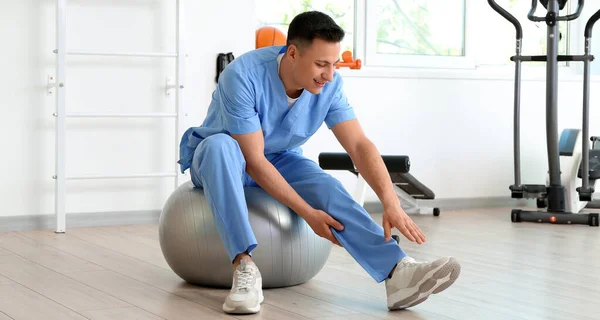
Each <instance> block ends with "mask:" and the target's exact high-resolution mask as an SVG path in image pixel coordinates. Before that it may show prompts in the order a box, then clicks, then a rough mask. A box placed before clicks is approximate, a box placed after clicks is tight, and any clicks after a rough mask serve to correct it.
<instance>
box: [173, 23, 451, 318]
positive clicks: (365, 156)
mask: <svg viewBox="0 0 600 320" xmlns="http://www.w3.org/2000/svg"><path fill="white" fill-rule="evenodd" d="M343 37H344V31H343V30H342V29H341V28H340V27H339V26H338V25H337V24H336V23H335V22H334V21H333V20H332V19H331V18H330V17H329V16H327V15H325V14H323V13H320V12H315V11H312V12H305V13H302V14H300V15H298V16H296V17H295V18H294V19H293V21H292V22H291V24H290V26H289V30H288V36H287V45H286V46H273V47H267V48H261V49H257V50H253V51H251V52H248V53H246V54H243V55H241V56H239V57H238V58H236V59H235V60H234V61H233V62H232V63H231V64H229V65H228V66H227V67H226V68H225V70H224V71H223V72H222V73H221V75H220V78H219V83H218V86H217V89H216V90H215V92H214V93H213V96H212V102H211V104H210V106H209V110H208V114H207V116H206V119H205V120H204V123H203V124H202V125H201V126H200V127H192V128H190V129H188V130H187V131H186V133H185V134H184V136H183V138H182V141H181V146H180V153H181V159H180V161H179V163H180V164H181V170H182V172H184V171H185V170H187V169H190V173H191V178H192V182H193V183H194V185H195V186H197V187H199V188H203V189H204V192H205V194H206V197H207V201H208V203H209V204H210V207H211V209H212V212H213V214H214V216H215V222H216V225H217V227H218V229H219V234H220V237H221V239H222V241H223V243H224V245H225V248H226V249H227V251H228V253H229V257H230V259H231V261H232V265H233V286H232V288H231V292H230V294H229V295H228V297H227V298H226V300H225V302H224V304H223V310H224V311H225V312H227V313H256V312H258V311H259V310H260V304H261V303H262V301H263V300H264V297H263V293H262V285H261V283H262V281H261V277H260V272H259V270H258V268H257V266H256V265H255V264H254V263H253V262H252V257H251V254H252V250H253V249H254V248H256V246H257V245H260V244H259V243H257V242H256V238H255V236H254V233H253V231H252V228H251V226H250V224H249V220H248V209H247V206H246V202H245V197H244V187H247V186H254V187H261V188H263V189H264V190H265V191H267V192H268V193H269V194H271V195H272V196H273V197H274V198H276V199H278V200H279V201H281V202H282V203H283V204H285V205H286V206H288V207H289V208H290V209H292V210H293V211H294V212H296V213H297V214H298V215H299V216H300V217H302V218H303V219H304V220H305V221H306V222H307V223H308V224H309V225H310V227H311V228H312V229H313V230H314V232H315V233H316V234H318V235H319V236H321V237H324V238H327V239H329V240H330V241H332V242H333V243H335V244H337V245H340V246H342V247H344V248H345V249H346V250H347V251H348V252H349V253H350V254H351V255H352V257H353V258H354V259H355V260H356V261H357V262H358V263H359V264H360V265H361V266H362V267H363V268H364V269H365V270H366V271H367V272H368V273H369V274H370V275H371V276H372V277H373V279H374V280H375V281H377V282H384V281H385V286H386V291H387V305H388V308H389V309H391V310H396V309H404V308H408V307H411V306H414V305H416V304H418V303H421V302H423V301H424V300H425V299H427V297H428V296H429V295H430V294H432V293H438V292H441V291H442V290H444V289H446V288H447V287H449V286H450V285H451V284H452V283H453V282H454V281H455V280H456V278H457V277H458V275H459V273H460V265H459V264H458V262H456V260H455V259H454V258H451V257H445V258H440V259H438V260H436V261H433V262H416V261H415V260H414V259H412V258H410V257H408V256H407V255H406V253H405V252H404V251H403V250H402V249H401V248H400V247H399V246H398V244H397V243H396V242H395V241H390V240H391V229H392V228H397V229H398V230H399V231H400V232H401V233H402V234H403V235H404V236H405V237H406V238H407V239H409V240H410V241H413V242H417V243H419V244H421V243H423V242H425V240H426V239H425V235H424V234H423V232H422V231H421V230H420V229H419V228H418V227H417V226H416V224H415V223H414V222H413V221H412V219H411V218H410V217H409V216H408V215H407V214H406V213H405V212H404V211H403V210H402V208H401V206H400V200H399V199H398V197H397V195H396V193H395V192H394V190H393V188H392V183H391V181H390V177H389V174H388V172H387V170H386V168H385V165H384V163H383V161H382V159H381V155H380V154H379V152H378V151H377V149H376V147H375V145H374V144H373V143H372V142H371V141H370V140H369V139H368V138H367V137H366V136H365V135H364V133H363V131H362V129H361V127H360V125H359V122H358V120H357V119H356V116H355V114H354V111H353V109H352V107H351V106H350V105H349V104H348V101H347V99H346V96H345V94H344V91H343V83H342V79H341V77H340V76H339V74H337V73H336V72H335V68H336V66H335V65H336V63H337V62H338V60H339V57H340V51H341V47H340V42H341V41H342V39H343ZM323 123H325V124H326V125H327V127H328V128H329V129H331V131H332V132H333V134H334V135H335V136H336V138H337V139H338V141H339V142H340V144H341V145H342V146H343V147H344V149H345V150H346V151H347V152H348V154H349V155H350V157H351V158H352V160H353V162H354V163H355V165H356V167H357V169H358V170H359V172H360V173H361V174H362V175H363V176H364V178H365V180H366V181H367V182H368V184H369V185H370V186H371V188H372V189H373V190H374V192H375V193H376V194H377V196H378V197H379V199H380V200H381V202H382V204H383V208H384V214H383V221H382V225H383V227H381V226H380V225H378V224H377V223H376V222H375V221H373V219H371V217H370V216H369V215H368V213H367V212H366V211H365V210H364V209H363V208H362V207H361V206H360V205H359V204H358V203H357V202H355V201H354V199H353V198H352V196H351V195H350V194H349V193H348V192H347V191H346V190H345V189H344V187H343V186H342V185H341V183H340V182H339V181H338V180H336V179H334V178H333V177H332V176H330V175H329V174H327V173H325V172H324V171H323V170H322V169H321V168H320V167H319V166H318V165H317V164H316V163H315V162H314V161H312V160H310V159H307V158H305V157H304V156H303V155H302V151H301V146H302V144H304V143H305V142H306V141H307V140H308V139H309V138H310V137H311V136H312V135H313V134H314V133H315V132H316V131H317V130H318V129H319V128H320V127H321V125H322V124H323Z"/></svg>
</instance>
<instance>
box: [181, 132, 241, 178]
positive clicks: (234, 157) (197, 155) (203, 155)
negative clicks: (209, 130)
mask: <svg viewBox="0 0 600 320" xmlns="http://www.w3.org/2000/svg"><path fill="white" fill-rule="evenodd" d="M244 167H245V160H244V155H243V154H242V151H241V149H240V146H239V144H238V143H237V141H235V140H234V139H233V138H232V137H230V136H229V135H226V134H215V135H212V136H209V137H207V138H205V139H204V140H203V141H202V142H201V143H200V144H198V146H197V147H196V150H195V151H194V158H193V159H192V168H191V173H192V177H194V176H196V175H197V174H198V173H199V172H201V171H203V170H211V171H215V170H217V171H219V170H228V169H229V170H233V171H238V172H240V174H241V172H242V171H243V170H244ZM195 183H197V184H199V181H197V182H195Z"/></svg>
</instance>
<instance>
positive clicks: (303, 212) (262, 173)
mask: <svg viewBox="0 0 600 320" xmlns="http://www.w3.org/2000/svg"><path fill="white" fill-rule="evenodd" d="M231 137H232V138H234V139H235V140H236V141H237V142H238V144H239V146H240V149H241V150H242V154H243V155H244V159H245V160H246V172H247V173H248V175H250V177H252V179H254V181H255V182H256V183H257V184H258V185H259V186H261V187H262V188H263V189H264V190H265V191H266V192H268V193H269V194H270V195H272V196H273V197H274V198H275V199H277V200H279V201H280V202H281V203H283V204H284V205H285V206H287V207H288V208H290V209H292V210H293V211H294V212H296V213H297V214H298V215H299V216H300V217H302V219H304V220H305V221H306V222H307V223H308V224H309V226H310V227H311V228H312V229H313V231H314V232H315V233H316V234H318V235H319V236H321V237H324V238H326V239H328V240H330V241H331V242H333V243H335V244H337V245H340V243H339V242H338V241H337V239H336V238H335V237H334V236H333V233H332V232H331V230H330V229H329V227H330V226H331V227H333V228H335V229H337V230H339V231H341V230H343V229H344V227H343V226H342V224H341V223H339V222H338V221H336V220H335V219H333V217H331V216H329V215H327V214H326V213H325V212H323V211H321V210H315V209H314V208H313V207H312V206H310V205H309V204H308V203H307V202H306V201H305V200H304V199H302V197H300V195H299V194H298V193H297V192H296V190H294V189H293V188H292V186H290V184H289V183H288V182H287V181H286V180H285V179H284V178H283V176H282V175H281V173H279V171H278V170H277V169H276V168H275V167H274V166H273V164H272V163H271V162H270V161H269V160H268V159H267V158H266V157H265V155H264V137H263V134H262V130H258V131H255V132H253V133H249V134H232V135H231Z"/></svg>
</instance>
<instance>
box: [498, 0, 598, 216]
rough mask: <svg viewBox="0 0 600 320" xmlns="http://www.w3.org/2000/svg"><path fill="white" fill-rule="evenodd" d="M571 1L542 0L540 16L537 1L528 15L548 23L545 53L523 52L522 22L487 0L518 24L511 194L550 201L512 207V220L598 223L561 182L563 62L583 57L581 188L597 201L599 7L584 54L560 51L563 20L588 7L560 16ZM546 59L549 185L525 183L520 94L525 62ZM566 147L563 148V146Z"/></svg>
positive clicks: (591, 21)
mask: <svg viewBox="0 0 600 320" xmlns="http://www.w3.org/2000/svg"><path fill="white" fill-rule="evenodd" d="M567 1H568V0H539V2H540V3H541V4H542V5H543V6H544V8H546V10H547V14H546V16H544V17H538V16H535V15H534V14H535V11H536V9H537V2H538V0H532V5H531V10H530V11H529V13H528V15H527V18H528V19H529V20H531V21H534V22H540V21H544V22H546V25H547V27H548V36H547V52H546V55H545V56H523V55H521V43H522V38H523V30H522V28H521V24H520V23H519V21H518V20H517V19H516V18H515V17H514V16H513V15H511V14H510V13H509V12H508V11H506V10H505V9H503V8H502V7H500V6H499V5H498V4H497V3H496V2H495V1H494V0H488V3H489V4H490V6H491V7H492V8H493V9H494V10H495V11H496V12H498V13H499V14H500V15H501V16H502V17H504V18H505V19H506V20H508V21H509V22H511V23H512V24H513V25H514V26H515V29H516V55H515V56H512V57H511V58H510V60H511V61H514V62H515V94H514V179H515V183H514V184H513V185H511V186H510V188H509V189H510V190H511V196H512V198H527V199H538V207H542V205H541V202H542V203H543V206H545V205H547V209H546V211H545V212H544V211H526V210H520V209H513V210H512V212H511V220H512V222H522V221H523V222H541V223H556V224H587V225H589V226H594V227H597V226H598V216H599V214H598V213H578V212H572V211H568V210H566V204H565V198H566V192H565V186H564V185H563V183H562V181H561V168H560V155H561V150H559V140H558V119H557V118H558V112H557V110H558V106H557V105H558V62H563V61H578V62H583V63H584V89H583V95H584V99H583V128H582V131H581V153H582V157H581V159H582V161H581V172H582V174H581V181H582V185H581V186H580V187H577V188H576V191H577V193H578V194H579V200H580V201H592V195H593V194H594V191H595V190H594V187H593V186H590V161H589V159H590V147H589V138H588V137H589V92H590V63H591V61H593V60H594V56H593V55H591V49H590V48H591V38H592V29H593V26H594V23H596V21H597V20H598V19H600V10H598V11H597V12H596V13H595V14H594V15H593V16H592V17H591V18H590V19H589V20H588V22H587V24H586V26H585V53H584V54H583V55H577V56H574V55H559V54H558V41H559V32H558V22H560V21H571V20H575V19H577V18H578V17H579V15H580V14H581V12H582V10H583V5H584V0H578V4H577V10H576V12H575V13H573V14H570V15H566V16H560V15H559V13H560V10H561V9H563V8H564V7H565V5H566V4H567ZM532 61H535V62H546V143H547V148H548V166H549V173H548V181H547V184H546V185H537V184H521V167H520V132H519V125H520V123H519V122H520V97H521V91H520V90H521V87H520V85H521V63H522V62H532ZM563 151H564V150H563Z"/></svg>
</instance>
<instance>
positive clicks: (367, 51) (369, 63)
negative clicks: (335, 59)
mask: <svg viewBox="0 0 600 320" xmlns="http://www.w3.org/2000/svg"><path fill="white" fill-rule="evenodd" d="M462 1H464V11H463V26H464V27H463V38H464V46H465V48H464V49H465V55H463V56H427V55H394V54H381V53H377V52H376V51H375V46H374V43H373V42H374V37H372V36H371V35H373V34H374V33H376V28H377V26H376V24H373V23H371V24H369V23H368V22H369V20H370V19H373V18H375V17H374V14H373V13H371V12H370V9H369V5H368V4H367V0H354V10H355V12H354V14H355V17H356V20H355V22H354V35H355V37H354V52H355V54H354V55H355V57H357V58H359V59H362V60H363V61H364V66H365V67H367V68H420V69H430V68H433V69H440V68H442V69H474V68H475V67H476V64H475V60H474V58H473V54H472V50H471V48H472V45H471V37H469V32H468V30H469V18H468V15H469V5H470V2H471V0H462ZM359 12H361V13H362V14H359ZM361 57H362V58H361Z"/></svg>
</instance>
